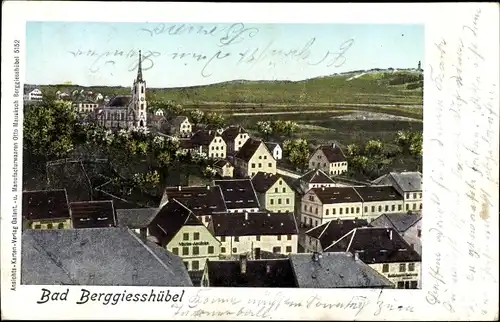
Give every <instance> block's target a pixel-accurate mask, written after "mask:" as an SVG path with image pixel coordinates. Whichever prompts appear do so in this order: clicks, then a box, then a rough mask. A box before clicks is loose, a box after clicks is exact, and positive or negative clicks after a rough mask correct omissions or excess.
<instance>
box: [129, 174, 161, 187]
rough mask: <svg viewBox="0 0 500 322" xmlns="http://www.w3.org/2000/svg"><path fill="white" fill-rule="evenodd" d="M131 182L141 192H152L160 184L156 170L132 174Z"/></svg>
mask: <svg viewBox="0 0 500 322" xmlns="http://www.w3.org/2000/svg"><path fill="white" fill-rule="evenodd" d="M133 181H134V183H135V184H136V185H137V186H139V188H141V189H143V190H152V189H155V188H157V187H158V185H159V184H160V175H159V173H158V171H156V170H155V171H149V172H146V173H136V174H134V177H133Z"/></svg>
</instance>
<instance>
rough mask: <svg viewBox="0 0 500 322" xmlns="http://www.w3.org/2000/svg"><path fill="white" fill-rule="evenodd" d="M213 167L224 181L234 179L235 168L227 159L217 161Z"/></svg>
mask: <svg viewBox="0 0 500 322" xmlns="http://www.w3.org/2000/svg"><path fill="white" fill-rule="evenodd" d="M212 167H213V168H214V169H215V170H216V171H217V174H218V175H219V176H220V177H221V178H223V179H225V178H233V177H234V166H233V164H232V163H231V162H229V161H228V160H225V159H220V160H217V161H215V162H214V164H213V165H212Z"/></svg>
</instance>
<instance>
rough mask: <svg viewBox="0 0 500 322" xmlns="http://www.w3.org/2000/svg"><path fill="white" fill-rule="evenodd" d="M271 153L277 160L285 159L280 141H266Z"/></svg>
mask: <svg viewBox="0 0 500 322" xmlns="http://www.w3.org/2000/svg"><path fill="white" fill-rule="evenodd" d="M265 144H266V146H267V148H268V149H269V151H270V152H271V154H272V155H273V157H274V159H276V160H281V159H283V150H282V149H281V146H280V145H279V143H276V142H266V143H265Z"/></svg>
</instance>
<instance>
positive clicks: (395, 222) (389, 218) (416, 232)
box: [370, 212, 422, 255]
mask: <svg viewBox="0 0 500 322" xmlns="http://www.w3.org/2000/svg"><path fill="white" fill-rule="evenodd" d="M370 225H371V226H373V227H380V228H393V229H394V230H396V231H397V232H398V233H399V234H400V235H401V236H402V237H403V238H404V239H405V240H406V241H407V242H408V244H410V246H411V247H412V248H413V249H415V251H416V252H417V253H418V254H420V255H422V240H421V238H422V216H421V215H420V214H415V213H411V212H405V213H391V214H383V215H381V216H380V217H378V218H376V219H375V220H373V221H372V222H371V223H370Z"/></svg>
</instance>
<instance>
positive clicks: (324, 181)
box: [294, 169, 338, 195]
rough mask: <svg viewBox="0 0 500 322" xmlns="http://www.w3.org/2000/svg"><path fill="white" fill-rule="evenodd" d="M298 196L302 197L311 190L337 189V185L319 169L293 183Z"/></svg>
mask: <svg viewBox="0 0 500 322" xmlns="http://www.w3.org/2000/svg"><path fill="white" fill-rule="evenodd" d="M294 185H295V187H296V189H297V191H298V192H299V194H301V195H304V194H306V192H308V191H309V190H310V189H312V188H321V187H337V186H338V184H337V183H336V182H335V181H334V180H333V179H332V178H330V176H328V174H327V173H325V172H324V171H322V170H320V169H312V170H309V171H308V172H306V173H305V174H304V175H303V176H301V177H300V178H299V179H297V180H296V181H295V184H294Z"/></svg>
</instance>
